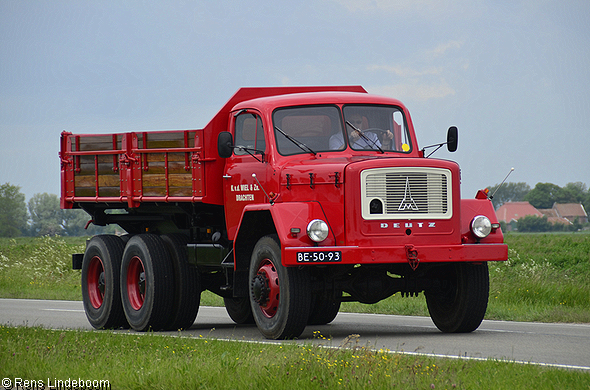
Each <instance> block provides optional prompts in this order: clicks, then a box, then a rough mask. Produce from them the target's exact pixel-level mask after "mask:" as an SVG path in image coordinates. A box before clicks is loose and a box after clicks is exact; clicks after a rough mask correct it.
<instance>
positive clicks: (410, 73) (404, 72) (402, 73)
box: [367, 65, 442, 77]
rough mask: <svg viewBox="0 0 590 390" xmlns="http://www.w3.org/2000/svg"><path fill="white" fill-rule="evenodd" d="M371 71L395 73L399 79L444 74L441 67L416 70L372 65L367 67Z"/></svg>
mask: <svg viewBox="0 0 590 390" xmlns="http://www.w3.org/2000/svg"><path fill="white" fill-rule="evenodd" d="M367 69H368V70H369V71H378V70H382V71H385V72H388V73H393V74H395V75H396V76H399V77H419V76H425V75H438V74H441V73H442V68H441V67H434V66H431V67H427V68H424V69H415V68H411V67H402V66H389V65H370V66H368V67H367Z"/></svg>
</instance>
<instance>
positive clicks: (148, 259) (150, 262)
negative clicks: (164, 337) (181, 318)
mask: <svg viewBox="0 0 590 390" xmlns="http://www.w3.org/2000/svg"><path fill="white" fill-rule="evenodd" d="M121 296H122V302H123V310H124V311H125V316H126V317H127V321H128V322H129V325H131V327H132V328H133V329H135V330H137V331H145V330H148V329H152V330H160V329H163V328H164V327H165V326H166V325H167V324H168V323H169V321H170V317H171V314H172V309H173V303H174V274H173V267H172V263H171V261H170V258H169V255H168V253H167V251H166V247H165V244H164V242H163V241H162V239H161V238H160V237H158V236H156V235H153V234H139V235H136V236H133V237H131V239H129V242H128V243H127V246H126V247H125V252H124V253H123V261H122V264H121Z"/></svg>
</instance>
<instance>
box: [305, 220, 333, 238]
mask: <svg viewBox="0 0 590 390" xmlns="http://www.w3.org/2000/svg"><path fill="white" fill-rule="evenodd" d="M328 232H329V229H328V224H327V223H325V222H324V221H322V220H321V219H314V220H313V221H311V222H310V223H309V224H308V225H307V235H308V236H309V238H310V239H311V240H312V241H315V242H322V241H324V240H325V239H326V238H327V237H328Z"/></svg>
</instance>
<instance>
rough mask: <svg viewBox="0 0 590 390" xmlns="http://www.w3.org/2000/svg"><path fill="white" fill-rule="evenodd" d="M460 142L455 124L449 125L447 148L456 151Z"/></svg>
mask: <svg viewBox="0 0 590 390" xmlns="http://www.w3.org/2000/svg"><path fill="white" fill-rule="evenodd" d="M458 143H459V134H458V132H457V128H456V127H455V126H451V127H449V131H448V132H447V150H448V151H449V152H454V151H456V150H457V144H458Z"/></svg>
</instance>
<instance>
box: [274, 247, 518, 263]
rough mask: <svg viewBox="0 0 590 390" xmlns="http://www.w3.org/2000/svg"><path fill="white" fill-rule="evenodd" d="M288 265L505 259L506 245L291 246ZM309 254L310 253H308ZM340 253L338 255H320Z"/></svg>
mask: <svg viewBox="0 0 590 390" xmlns="http://www.w3.org/2000/svg"><path fill="white" fill-rule="evenodd" d="M282 252H283V253H282V256H283V264H284V265H285V266H301V265H312V264H316V265H317V264H325V265H330V264H396V263H408V262H410V261H411V260H412V259H411V258H412V257H413V256H410V255H409V253H412V254H413V255H415V258H417V260H418V262H420V263H442V262H471V263H473V262H482V261H504V260H507V259H508V245H506V244H459V245H436V246H433V245H432V246H429V245H410V246H408V245H405V246H388V247H359V246H329V247H325V246H322V247H287V248H283V250H282ZM306 253H307V255H305V254H306ZM321 253H326V254H328V253H337V254H338V258H337V261H335V259H336V257H335V256H327V255H326V256H323V255H321V256H319V255H318V254H321Z"/></svg>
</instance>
